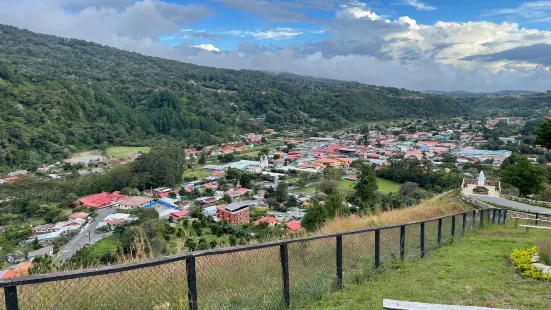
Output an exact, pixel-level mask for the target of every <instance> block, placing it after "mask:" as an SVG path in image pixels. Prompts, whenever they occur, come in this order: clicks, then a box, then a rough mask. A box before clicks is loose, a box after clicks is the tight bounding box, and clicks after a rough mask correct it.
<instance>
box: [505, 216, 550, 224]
mask: <svg viewBox="0 0 551 310" xmlns="http://www.w3.org/2000/svg"><path fill="white" fill-rule="evenodd" d="M513 219H515V220H526V221H535V222H545V223H551V221H550V220H541V219H536V218H531V217H513Z"/></svg>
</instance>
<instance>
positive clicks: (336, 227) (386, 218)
mask: <svg viewBox="0 0 551 310" xmlns="http://www.w3.org/2000/svg"><path fill="white" fill-rule="evenodd" d="M470 209H471V207H470V206H469V205H467V204H465V203H464V202H463V201H461V199H459V193H458V192H456V191H450V192H446V193H444V194H440V195H438V196H436V197H433V198H432V199H429V200H426V201H424V202H422V203H421V204H419V205H416V206H414V207H411V208H408V209H399V210H392V211H388V212H381V213H375V214H371V215H367V216H363V217H360V218H351V217H342V218H336V219H334V220H332V221H330V222H328V223H327V224H326V225H325V226H323V227H322V228H321V229H320V231H319V233H322V234H325V233H335V232H341V231H349V230H354V229H362V228H368V227H377V226H386V225H392V224H400V223H407V222H413V221H418V220H424V219H430V218H435V217H438V216H443V215H447V214H452V213H459V212H462V211H467V210H470Z"/></svg>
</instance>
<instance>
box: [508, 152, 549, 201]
mask: <svg viewBox="0 0 551 310" xmlns="http://www.w3.org/2000/svg"><path fill="white" fill-rule="evenodd" d="M502 168H503V172H502V175H501V181H502V182H504V183H507V184H511V185H514V186H515V187H516V188H518V190H519V192H520V195H521V196H528V195H531V194H537V193H540V192H541V191H543V190H544V189H545V184H546V182H547V171H546V170H545V168H543V167H539V166H536V165H533V164H532V163H531V162H530V161H529V160H528V158H526V157H525V156H520V155H516V154H513V155H512V156H510V157H509V158H507V160H505V161H504V162H503V164H502Z"/></svg>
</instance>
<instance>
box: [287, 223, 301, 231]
mask: <svg viewBox="0 0 551 310" xmlns="http://www.w3.org/2000/svg"><path fill="white" fill-rule="evenodd" d="M301 230H302V226H301V225H300V222H299V221H289V222H287V231H292V232H297V231H301Z"/></svg>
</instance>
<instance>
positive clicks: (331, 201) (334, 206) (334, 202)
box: [325, 191, 349, 218]
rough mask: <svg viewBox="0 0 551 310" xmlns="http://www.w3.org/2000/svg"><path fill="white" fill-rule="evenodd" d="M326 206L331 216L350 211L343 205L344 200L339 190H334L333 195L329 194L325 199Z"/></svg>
mask: <svg viewBox="0 0 551 310" xmlns="http://www.w3.org/2000/svg"><path fill="white" fill-rule="evenodd" d="M325 208H326V209H327V215H328V217H329V218H333V217H335V216H337V215H344V214H348V213H349V210H348V209H347V208H345V207H344V205H343V200H342V197H341V194H340V193H339V191H333V192H332V193H331V195H329V198H328V199H327V200H326V201H325Z"/></svg>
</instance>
